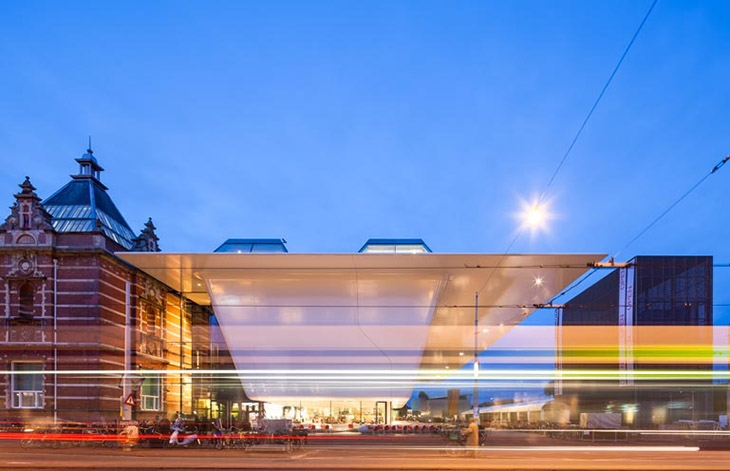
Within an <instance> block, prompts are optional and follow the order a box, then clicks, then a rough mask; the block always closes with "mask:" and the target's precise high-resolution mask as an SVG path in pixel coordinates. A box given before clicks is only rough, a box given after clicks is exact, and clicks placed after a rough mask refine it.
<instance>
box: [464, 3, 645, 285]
mask: <svg viewBox="0 0 730 471" xmlns="http://www.w3.org/2000/svg"><path fill="white" fill-rule="evenodd" d="M658 1H659V0H654V1H653V2H652V3H651V5H650V6H649V9H648V10H647V11H646V13H645V14H644V17H643V18H642V20H641V23H639V26H638V27H637V28H636V31H635V32H634V34H633V36H631V40H630V41H629V43H628V44H627V45H626V48H624V51H623V53H622V54H621V57H619V60H618V62H617V63H616V66H615V67H614V68H613V71H612V72H611V75H610V76H609V77H608V80H606V83H605V84H604V85H603V88H602V89H601V92H600V93H599V94H598V97H596V99H595V101H594V102H593V106H591V108H590V110H589V111H588V114H587V115H586V117H585V119H583V122H582V123H581V125H580V127H579V128H578V131H577V132H576V133H575V136H574V137H573V140H572V141H571V142H570V145H569V146H568V149H567V150H566V151H565V154H563V157H562V159H560V162H559V163H558V166H557V167H556V168H555V171H554V172H553V174H552V176H551V177H550V180H548V183H547V185H546V186H545V189H544V190H543V192H542V194H541V195H540V198H539V199H538V201H537V206H538V207H539V206H540V205H541V204H542V203H543V202H544V201H545V197H546V196H547V194H548V192H549V190H550V187H552V185H553V182H554V181H555V179H556V178H557V176H558V174H559V173H560V170H561V169H562V168H563V165H564V164H565V161H566V160H567V159H568V156H569V155H570V153H571V152H572V150H573V148H574V147H575V144H576V143H577V142H578V139H579V138H580V136H581V134H582V133H583V130H584V129H585V127H586V125H587V124H588V121H589V120H590V119H591V116H593V112H594V111H596V108H597V107H598V104H599V103H600V102H601V99H602V98H603V95H605V94H606V90H608V87H609V85H611V82H612V81H613V78H614V77H615V76H616V73H617V72H618V69H619V68H620V67H621V64H623V62H624V59H625V58H626V56H627V55H628V53H629V51H630V50H631V47H632V46H633V45H634V43H635V42H636V38H637V37H638V36H639V33H640V32H641V30H642V29H643V28H644V25H645V24H646V21H647V20H648V19H649V15H651V12H652V11H653V10H654V7H655V6H656V4H657V2H658ZM523 231H524V227H521V228H520V230H519V231H518V232H517V234H516V235H515V237H514V238H513V239H512V242H510V244H509V246H508V247H507V250H506V251H505V252H504V254H503V255H502V257H501V258H500V261H499V263H497V266H496V267H495V269H494V270H493V271H492V273H490V275H489V277H488V278H487V281H485V282H484V284H483V285H482V286H481V287H480V288H479V289H478V290H477V293H479V292H481V291H482V290H483V289H484V287H485V286H487V284H489V281H490V280H491V278H492V275H494V272H495V271H496V269H497V268H499V266H500V265H501V264H502V261H503V260H504V259H505V257H507V255H508V254H509V253H510V252H511V250H512V247H513V246H514V245H515V243H516V242H517V239H518V238H519V237H520V235H521V234H522V232H523ZM556 297H557V296H556Z"/></svg>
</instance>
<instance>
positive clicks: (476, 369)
mask: <svg viewBox="0 0 730 471" xmlns="http://www.w3.org/2000/svg"><path fill="white" fill-rule="evenodd" d="M478 337H479V291H477V292H476V293H474V399H473V401H472V402H473V404H472V407H473V410H472V413H473V416H474V422H476V423H477V425H479V338H478Z"/></svg>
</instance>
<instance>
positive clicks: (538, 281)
mask: <svg viewBox="0 0 730 471" xmlns="http://www.w3.org/2000/svg"><path fill="white" fill-rule="evenodd" d="M534 283H535V286H542V283H543V279H542V276H536V277H534Z"/></svg>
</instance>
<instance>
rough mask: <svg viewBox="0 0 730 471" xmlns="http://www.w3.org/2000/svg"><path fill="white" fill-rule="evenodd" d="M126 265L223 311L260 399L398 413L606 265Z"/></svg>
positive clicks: (278, 256)
mask: <svg viewBox="0 0 730 471" xmlns="http://www.w3.org/2000/svg"><path fill="white" fill-rule="evenodd" d="M117 255H118V256H119V257H121V258H122V259H124V260H127V261H128V262H130V263H132V264H133V265H135V266H137V267H139V268H140V269H142V270H143V271H145V272H147V273H149V274H150V275H152V276H153V277H155V278H157V279H159V280H160V281H162V282H164V283H165V284H167V285H169V286H170V287H171V288H173V289H176V290H178V291H180V292H182V293H183V294H184V295H185V296H187V297H188V298H190V299H191V300H192V301H194V302H196V303H198V304H203V305H207V304H211V305H212V306H213V308H214V310H215V313H216V317H217V318H218V321H219V323H220V326H221V329H222V332H223V335H224V337H225V340H226V343H227V345H228V348H229V350H230V351H231V354H232V357H233V360H234V363H235V365H236V367H237V369H238V374H239V376H240V377H241V379H242V383H243V386H244V389H245V390H246V393H247V394H248V396H249V397H250V398H252V399H255V400H261V401H265V402H281V403H296V401H301V400H328V399H333V398H334V399H338V398H341V399H356V398H357V399H361V400H383V401H392V403H393V405H394V407H398V406H399V405H402V404H404V403H405V402H406V401H407V400H408V398H409V397H410V395H411V390H412V387H413V385H414V382H418V378H417V376H418V374H419V373H418V372H419V371H421V372H422V371H424V370H425V371H444V370H445V369H447V368H448V369H451V370H452V371H453V370H456V369H458V368H459V367H460V366H462V365H464V364H465V363H466V362H468V361H470V360H471V359H472V354H473V351H474V346H475V332H477V335H476V342H477V348H478V350H483V349H485V348H488V347H489V346H490V345H491V344H492V343H494V342H495V341H496V340H497V339H499V338H500V337H502V336H503V335H504V334H505V333H506V332H507V331H508V330H509V329H510V328H511V327H513V326H515V325H517V324H519V323H520V322H521V321H522V320H523V319H524V318H525V317H527V316H528V315H530V314H531V313H532V312H533V311H534V310H535V308H536V306H538V305H542V304H543V303H546V302H547V301H548V300H550V299H551V298H553V297H554V296H555V295H556V294H558V293H560V292H561V291H562V290H563V289H564V288H565V287H566V286H568V285H569V284H570V283H571V282H573V281H574V280H575V279H577V278H578V277H579V276H580V275H582V274H583V273H585V272H586V271H587V270H588V268H589V266H590V264H591V263H592V262H598V261H600V260H602V259H603V258H604V257H605V255H603V254H581V255H565V254H564V255H554V254H550V255H488V254H433V253H424V254H366V253H358V254H292V253H266V254H262V253H245V254H235V253H234V254H231V253H213V254H162V253H142V252H124V253H118V254H117ZM476 293H478V295H479V296H478V299H479V301H478V306H476V305H475V298H476V296H475V294H476ZM475 313H477V314H478V319H479V320H478V329H475V322H474V319H475ZM401 380H402V381H401Z"/></svg>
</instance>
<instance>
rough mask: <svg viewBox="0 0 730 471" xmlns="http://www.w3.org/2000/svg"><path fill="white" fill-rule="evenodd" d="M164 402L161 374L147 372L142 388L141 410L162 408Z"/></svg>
mask: <svg viewBox="0 0 730 471" xmlns="http://www.w3.org/2000/svg"><path fill="white" fill-rule="evenodd" d="M161 403H162V381H161V380H160V375H156V374H146V375H144V381H143V382H142V387H141V390H140V409H141V410H160V404H161Z"/></svg>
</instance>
